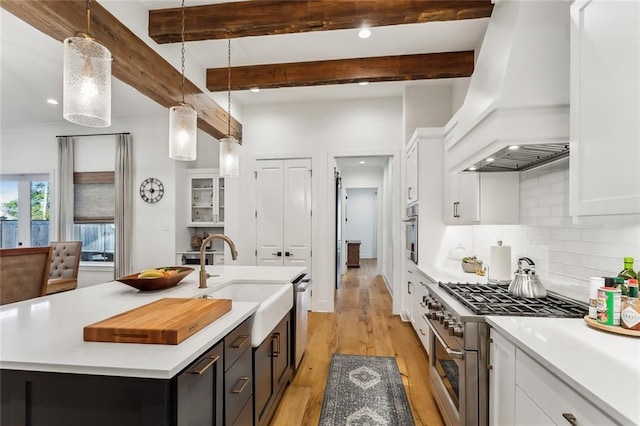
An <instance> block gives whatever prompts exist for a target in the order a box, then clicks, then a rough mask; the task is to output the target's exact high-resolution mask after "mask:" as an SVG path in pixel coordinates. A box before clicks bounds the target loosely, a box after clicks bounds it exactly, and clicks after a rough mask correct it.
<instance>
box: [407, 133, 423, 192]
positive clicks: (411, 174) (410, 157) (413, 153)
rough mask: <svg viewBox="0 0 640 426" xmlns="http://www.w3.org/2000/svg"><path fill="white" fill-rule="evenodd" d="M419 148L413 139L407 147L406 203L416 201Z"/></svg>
mask: <svg viewBox="0 0 640 426" xmlns="http://www.w3.org/2000/svg"><path fill="white" fill-rule="evenodd" d="M419 150H420V148H419V144H418V143H417V141H415V140H413V143H412V144H410V145H409V147H408V148H407V169H406V171H407V173H406V178H407V204H412V203H415V202H416V201H418V180H419V179H418V176H419V173H420V172H419V168H418V159H419Z"/></svg>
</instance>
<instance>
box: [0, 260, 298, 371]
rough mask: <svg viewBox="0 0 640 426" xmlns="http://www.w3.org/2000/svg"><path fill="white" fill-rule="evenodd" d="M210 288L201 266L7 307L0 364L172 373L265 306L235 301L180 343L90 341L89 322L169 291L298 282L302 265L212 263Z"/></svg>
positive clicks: (0, 314)
mask: <svg viewBox="0 0 640 426" xmlns="http://www.w3.org/2000/svg"><path fill="white" fill-rule="evenodd" d="M206 269H207V271H208V272H209V273H210V274H214V275H218V276H215V277H212V278H209V280H208V281H207V284H208V287H209V288H208V289H200V288H198V270H195V271H194V272H192V273H191V274H190V275H189V276H188V277H186V278H185V279H184V280H182V281H181V282H180V284H179V285H178V286H176V287H173V288H171V289H167V290H161V291H153V292H139V291H138V290H136V289H134V288H132V287H129V286H127V285H125V284H122V283H120V282H117V281H112V282H109V283H105V284H99V285H95V286H91V287H85V288H80V289H77V290H73V291H69V292H65V293H59V294H54V295H51V296H45V297H40V298H37V299H31V300H26V301H23V302H18V303H12V304H8V305H4V306H2V307H0V333H1V337H0V368H2V369H13V370H29V371H47V372H60V373H78V374H98V375H114V376H128V377H148V378H159V379H168V378H171V377H173V376H174V375H176V374H177V373H178V372H180V371H181V370H182V369H183V368H185V367H186V366H187V365H188V364H189V363H191V362H192V361H193V360H195V359H196V358H197V357H198V356H199V355H201V354H202V353H204V352H205V351H206V350H207V349H208V348H210V347H211V346H212V345H214V344H215V343H216V342H218V341H220V340H221V339H222V338H223V337H224V336H225V335H226V334H228V333H229V332H230V331H231V330H233V329H234V328H235V327H236V326H237V325H239V324H240V323H241V322H242V321H244V320H245V319H247V318H248V317H250V316H251V315H252V314H253V313H254V312H255V311H256V310H257V309H258V307H259V304H257V303H249V302H236V301H234V302H233V303H232V309H231V311H230V312H228V313H226V314H225V315H223V316H222V317H221V318H220V319H218V320H216V321H214V322H213V323H211V324H210V325H208V326H207V327H205V328H203V329H202V330H201V331H199V332H198V333H196V334H194V335H193V336H191V337H189V338H188V339H186V340H185V341H183V342H182V343H180V344H179V345H153V344H136V343H101V342H85V341H83V328H84V326H86V325H89V324H92V323H94V322H97V321H100V320H103V319H106V318H109V317H111V316H113V315H116V314H119V313H122V312H124V311H127V310H129V309H133V308H136V307H138V306H142V305H145V304H147V303H150V302H153V301H155V300H158V299H161V298H164V297H198V296H200V295H202V294H204V293H206V292H210V291H211V290H212V289H214V288H217V287H223V286H224V285H226V284H229V283H233V282H256V283H281V282H290V281H291V280H293V279H294V278H295V277H297V276H298V275H300V274H301V273H303V272H305V271H306V268H301V267H258V266H232V265H224V266H223V265H221V266H207V267H206Z"/></svg>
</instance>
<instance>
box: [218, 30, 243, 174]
mask: <svg viewBox="0 0 640 426" xmlns="http://www.w3.org/2000/svg"><path fill="white" fill-rule="evenodd" d="M227 46H228V47H227V59H228V72H227V89H228V90H227V135H226V136H225V137H224V138H222V139H220V168H219V173H220V176H221V177H238V175H240V144H239V143H238V140H237V139H236V138H235V137H234V136H233V135H232V134H231V39H229V41H228V45H227Z"/></svg>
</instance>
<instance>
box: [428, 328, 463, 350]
mask: <svg viewBox="0 0 640 426" xmlns="http://www.w3.org/2000/svg"><path fill="white" fill-rule="evenodd" d="M427 325H428V326H429V328H430V329H431V332H432V333H433V335H434V336H435V337H436V339H438V341H439V342H440V345H442V347H443V348H444V350H445V351H446V352H447V355H449V356H450V357H451V358H454V359H464V352H460V351H454V350H453V349H450V348H449V346H447V344H446V343H445V341H444V340H442V337H440V334H438V330H436V329H435V327H434V326H433V325H431V321H429V320H428V319H427Z"/></svg>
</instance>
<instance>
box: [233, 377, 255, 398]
mask: <svg viewBox="0 0 640 426" xmlns="http://www.w3.org/2000/svg"><path fill="white" fill-rule="evenodd" d="M250 380H251V377H247V376H242V377H240V380H238V383H236V387H235V389H231V393H237V394H240V393H242V391H243V390H244V388H246V387H247V385H248V384H249V381H250ZM240 382H242V384H241V385H240V387H239V388H238V385H239V384H240Z"/></svg>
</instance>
